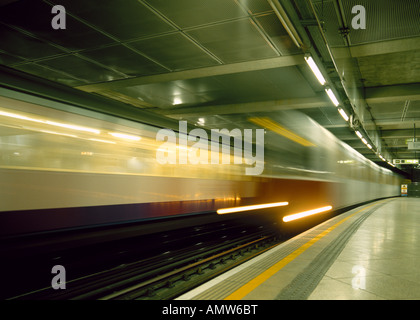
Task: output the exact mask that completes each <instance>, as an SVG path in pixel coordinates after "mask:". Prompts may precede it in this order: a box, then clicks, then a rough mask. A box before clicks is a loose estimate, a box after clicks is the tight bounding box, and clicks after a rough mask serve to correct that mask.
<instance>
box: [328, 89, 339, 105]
mask: <svg viewBox="0 0 420 320" xmlns="http://www.w3.org/2000/svg"><path fill="white" fill-rule="evenodd" d="M325 92H326V93H327V94H328V97H329V98H330V100H331V101H332V103H333V104H334V105H335V106H336V107H338V105H339V104H340V102H338V100H337V98H336V97H335V95H334V92H333V91H332V90H331V89H329V88H328V89H325Z"/></svg>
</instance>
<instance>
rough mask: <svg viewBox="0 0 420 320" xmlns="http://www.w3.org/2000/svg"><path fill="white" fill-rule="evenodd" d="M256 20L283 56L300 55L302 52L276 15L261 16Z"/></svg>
mask: <svg viewBox="0 0 420 320" xmlns="http://www.w3.org/2000/svg"><path fill="white" fill-rule="evenodd" d="M255 19H256V20H257V22H258V23H259V24H260V25H261V27H262V28H263V29H264V31H265V32H266V33H267V35H268V36H269V37H270V39H271V41H272V42H273V44H274V45H275V46H276V47H277V49H278V50H279V52H280V53H281V54H282V55H291V54H299V53H300V52H301V50H300V49H299V48H298V47H296V45H295V44H294V43H293V40H292V39H291V38H290V36H289V35H288V33H287V32H286V30H285V29H284V27H283V25H282V24H281V23H280V21H279V19H278V17H277V16H276V15H275V14H274V13H268V14H265V15H261V16H258V17H256V18H255Z"/></svg>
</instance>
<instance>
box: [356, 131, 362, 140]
mask: <svg viewBox="0 0 420 320" xmlns="http://www.w3.org/2000/svg"><path fill="white" fill-rule="evenodd" d="M356 134H357V136H358V137H359V138H360V139H362V138H363V136H362V134H361V133H360V131H356Z"/></svg>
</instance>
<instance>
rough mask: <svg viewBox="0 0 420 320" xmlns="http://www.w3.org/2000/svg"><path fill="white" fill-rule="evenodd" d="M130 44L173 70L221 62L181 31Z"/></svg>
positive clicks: (207, 65)
mask: <svg viewBox="0 0 420 320" xmlns="http://www.w3.org/2000/svg"><path fill="white" fill-rule="evenodd" d="M129 46H130V47H133V48H135V49H136V50H138V51H140V52H142V53H144V54H145V55H146V56H148V57H151V58H153V59H154V60H156V61H159V63H161V64H162V65H164V66H166V67H167V68H169V69H170V70H172V71H179V70H185V69H193V68H201V67H209V66H213V65H218V64H219V63H218V62H217V60H215V59H214V58H213V57H212V56H211V55H209V54H207V53H206V52H205V51H204V50H203V49H202V48H200V47H199V46H197V45H196V44H195V43H194V42H192V41H191V40H190V39H188V38H187V37H186V36H184V35H183V34H182V33H180V32H179V33H173V34H169V35H163V36H158V37H153V38H148V39H144V40H139V41H135V42H130V44H129Z"/></svg>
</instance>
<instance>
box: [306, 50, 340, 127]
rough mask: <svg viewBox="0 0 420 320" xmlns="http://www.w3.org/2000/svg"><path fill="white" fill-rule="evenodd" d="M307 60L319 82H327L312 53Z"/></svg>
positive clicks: (322, 83)
mask: <svg viewBox="0 0 420 320" xmlns="http://www.w3.org/2000/svg"><path fill="white" fill-rule="evenodd" d="M305 61H306V63H307V64H308V65H309V67H310V68H311V70H312V72H313V73H314V75H315V77H316V78H317V79H318V81H319V83H320V84H321V85H324V84H325V83H326V81H325V78H324V76H323V75H322V73H321V71H320V70H319V68H318V66H317V65H316V63H315V61H314V59H313V58H312V57H311V56H310V55H307V56H305ZM346 121H347V120H346Z"/></svg>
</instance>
